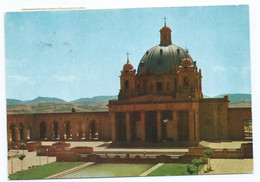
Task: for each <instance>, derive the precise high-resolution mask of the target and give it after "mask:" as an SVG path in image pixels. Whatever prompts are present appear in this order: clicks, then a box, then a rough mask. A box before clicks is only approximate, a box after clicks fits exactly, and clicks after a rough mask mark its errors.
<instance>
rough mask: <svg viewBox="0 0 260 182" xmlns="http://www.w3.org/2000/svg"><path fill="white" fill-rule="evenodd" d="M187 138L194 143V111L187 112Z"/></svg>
mask: <svg viewBox="0 0 260 182" xmlns="http://www.w3.org/2000/svg"><path fill="white" fill-rule="evenodd" d="M189 138H190V141H194V110H193V109H190V110H189Z"/></svg>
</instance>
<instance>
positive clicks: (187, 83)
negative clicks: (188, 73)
mask: <svg viewBox="0 0 260 182" xmlns="http://www.w3.org/2000/svg"><path fill="white" fill-rule="evenodd" d="M183 85H184V86H185V87H187V86H189V80H188V77H184V79H183Z"/></svg>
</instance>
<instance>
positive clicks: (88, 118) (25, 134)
mask: <svg viewBox="0 0 260 182" xmlns="http://www.w3.org/2000/svg"><path fill="white" fill-rule="evenodd" d="M7 121H8V122H7V128H8V141H9V142H11V141H13V142H18V141H31V140H49V141H50V140H110V139H111V132H110V131H111V125H110V123H109V122H108V113H107V112H81V113H48V114H10V115H8V116H7Z"/></svg>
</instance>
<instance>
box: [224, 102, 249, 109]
mask: <svg viewBox="0 0 260 182" xmlns="http://www.w3.org/2000/svg"><path fill="white" fill-rule="evenodd" d="M229 107H230V108H241V107H251V101H238V102H230V104H229Z"/></svg>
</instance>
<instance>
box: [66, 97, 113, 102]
mask: <svg viewBox="0 0 260 182" xmlns="http://www.w3.org/2000/svg"><path fill="white" fill-rule="evenodd" d="M111 99H117V96H116V95H114V96H95V97H92V98H80V99H77V100H73V101H71V103H83V102H86V103H89V102H107V101H109V100H111Z"/></svg>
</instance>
